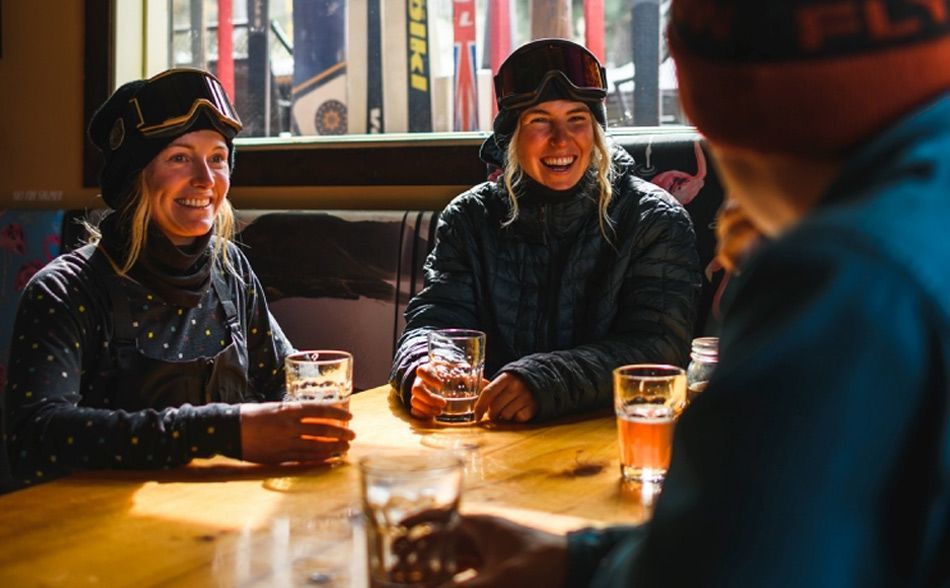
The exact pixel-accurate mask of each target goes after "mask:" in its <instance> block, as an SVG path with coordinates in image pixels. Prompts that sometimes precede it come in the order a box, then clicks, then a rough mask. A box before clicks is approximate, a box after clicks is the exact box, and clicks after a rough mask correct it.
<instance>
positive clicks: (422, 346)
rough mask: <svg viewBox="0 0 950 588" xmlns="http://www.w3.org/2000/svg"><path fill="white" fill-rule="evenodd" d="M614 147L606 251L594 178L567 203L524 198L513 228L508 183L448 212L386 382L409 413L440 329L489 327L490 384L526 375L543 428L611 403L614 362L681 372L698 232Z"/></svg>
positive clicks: (466, 196) (462, 198)
mask: <svg viewBox="0 0 950 588" xmlns="http://www.w3.org/2000/svg"><path fill="white" fill-rule="evenodd" d="M611 150H612V160H613V164H614V166H615V169H616V171H617V174H616V176H615V178H614V180H613V188H614V198H613V200H612V201H611V203H610V206H609V208H608V215H609V217H610V218H611V220H612V221H613V224H614V230H615V233H614V232H612V231H610V229H608V235H610V241H611V242H608V240H606V239H605V238H604V236H603V235H602V234H601V229H600V225H599V223H598V211H597V189H596V184H595V183H594V182H593V181H589V180H588V181H586V182H585V181H582V182H581V183H580V184H579V185H580V186H586V187H582V188H580V189H578V191H577V193H576V194H575V195H573V196H572V197H570V198H569V199H568V200H566V201H563V202H558V203H550V202H545V201H543V200H541V199H538V198H531V194H525V195H523V196H522V197H519V205H520V212H519V216H518V219H517V220H516V221H515V222H514V223H513V224H511V225H510V226H508V227H502V223H503V222H504V221H505V220H506V219H507V218H508V214H509V203H508V196H507V194H506V192H505V188H504V185H503V184H502V183H500V182H498V183H496V182H486V183H483V184H479V185H478V186H475V187H474V188H472V189H471V190H469V191H467V192H465V193H463V194H461V195H459V196H457V197H456V198H455V199H453V200H452V201H451V202H450V203H449V204H448V205H447V206H446V208H445V210H444V211H443V212H442V214H441V216H440V218H439V223H438V227H437V231H436V241H435V247H434V249H433V250H432V252H431V253H430V254H429V257H428V259H427V260H426V263H425V287H424V288H423V290H422V291H420V292H419V294H418V295H417V296H416V297H414V298H413V299H412V300H411V301H410V302H409V306H408V307H407V309H406V329H405V331H404V332H403V335H402V337H401V338H400V340H399V345H398V348H397V351H396V356H395V359H394V362H393V370H392V373H391V376H390V381H391V383H392V384H393V385H394V386H395V387H396V388H397V389H398V390H399V391H400V393H401V394H400V395H401V397H402V400H403V402H404V403H405V405H406V406H409V398H410V389H411V386H412V381H413V379H414V377H415V369H416V367H418V365H419V364H421V363H423V362H424V361H425V360H426V355H427V352H426V333H427V332H428V331H429V330H432V329H434V328H447V327H456V328H469V329H480V330H482V331H485V332H486V334H487V342H486V362H485V377H487V378H489V379H491V378H493V377H494V376H496V375H498V374H499V373H501V372H510V373H513V374H516V375H518V376H520V377H521V378H522V379H523V380H524V382H525V383H526V384H527V385H528V387H529V388H530V389H531V390H532V392H533V393H534V395H535V399H536V400H537V402H538V412H537V414H536V415H535V418H534V420H535V421H541V420H548V419H552V418H555V417H558V416H561V415H565V414H573V413H581V412H585V411H589V410H592V409H599V408H605V407H608V406H610V404H611V398H612V394H611V389H612V385H611V371H612V370H613V369H614V368H615V367H617V366H620V365H623V364H628V363H671V364H676V365H681V366H682V365H685V363H686V361H687V356H688V350H689V344H690V338H691V335H692V330H693V322H694V320H695V316H696V309H695V305H696V301H697V299H698V294H699V290H700V272H699V259H698V255H697V252H696V246H695V234H694V232H693V227H692V222H691V221H690V218H689V215H688V214H687V212H686V210H685V209H684V208H683V207H682V206H681V205H680V204H679V203H678V202H677V201H676V200H675V199H674V198H673V197H671V196H670V195H669V194H667V193H666V192H665V191H663V190H662V189H661V188H659V187H657V186H654V185H653V184H650V183H648V182H646V181H644V180H642V179H640V178H638V177H636V176H635V175H634V174H633V159H632V158H631V157H630V155H629V154H628V153H627V152H626V151H625V150H624V149H623V148H622V147H620V146H616V145H614V146H612V148H611Z"/></svg>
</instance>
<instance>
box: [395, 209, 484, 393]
mask: <svg viewBox="0 0 950 588" xmlns="http://www.w3.org/2000/svg"><path fill="white" fill-rule="evenodd" d="M469 200H470V193H466V194H463V195H462V196H460V197H458V198H457V199H456V200H454V201H453V202H451V203H450V204H449V205H448V206H447V207H446V208H445V210H443V211H442V214H441V215H440V216H439V224H438V227H437V228H436V239H435V247H434V248H433V250H432V251H431V252H430V253H429V256H428V258H427V259H426V263H425V283H426V287H425V288H424V289H423V290H422V291H421V292H419V294H417V295H416V296H415V297H413V299H412V300H410V301H409V305H408V306H407V308H406V328H405V330H404V331H403V334H402V337H401V338H400V339H399V343H398V345H397V347H396V355H395V358H394V359H393V369H392V372H391V374H390V377H389V380H390V384H391V385H392V386H393V387H394V388H396V389H397V390H398V391H399V393H400V397H401V398H402V401H403V403H404V404H405V405H406V406H409V398H410V390H411V388H412V381H413V379H414V378H415V374H416V368H417V367H419V365H421V364H422V363H424V362H425V361H426V359H427V355H428V350H427V337H428V333H429V331H431V330H434V329H439V328H450V327H451V328H462V329H465V328H468V329H478V328H479V324H478V314H477V311H476V300H475V297H476V289H475V287H474V280H475V278H474V275H475V274H474V270H473V268H472V267H471V263H470V261H469V259H470V256H468V255H466V254H465V252H466V251H467V250H468V251H470V250H471V248H472V247H473V246H474V245H473V243H474V236H473V235H472V234H471V232H470V231H471V229H472V227H473V226H474V225H473V224H472V222H471V220H470V219H466V218H464V217H465V216H466V215H467V214H472V212H471V211H470V210H469V211H467V210H466V203H468V202H469Z"/></svg>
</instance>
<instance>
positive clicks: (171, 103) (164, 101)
mask: <svg viewBox="0 0 950 588" xmlns="http://www.w3.org/2000/svg"><path fill="white" fill-rule="evenodd" d="M130 102H131V104H132V105H133V107H134V116H136V117H137V121H136V124H135V127H136V129H138V131H139V132H140V133H142V135H143V136H145V137H149V138H152V137H162V136H168V135H174V134H175V133H176V132H180V131H181V130H182V129H186V128H188V127H189V126H190V125H191V124H192V123H193V122H194V119H195V117H196V116H197V114H198V111H199V110H200V109H202V108H204V109H205V110H207V111H208V112H210V114H212V115H213V116H214V118H215V119H216V120H215V122H216V126H217V123H221V124H222V127H223V129H222V130H224V127H227V128H228V130H233V132H234V133H237V132H238V131H240V130H241V128H242V127H243V125H242V124H241V119H240V117H238V114H237V111H236V110H234V106H233V105H232V104H231V101H230V100H229V99H228V95H227V92H225V91H224V86H222V85H221V82H220V81H218V78H216V77H214V76H213V75H211V74H209V73H208V72H205V71H202V70H199V69H188V68H178V69H172V70H169V71H166V72H163V73H161V74H159V75H157V76H155V77H153V78H151V79H149V80H148V82H146V84H145V85H144V86H143V87H142V88H141V89H140V90H139V91H138V92H136V93H135V96H134V97H133V98H132V100H131V101H130Z"/></svg>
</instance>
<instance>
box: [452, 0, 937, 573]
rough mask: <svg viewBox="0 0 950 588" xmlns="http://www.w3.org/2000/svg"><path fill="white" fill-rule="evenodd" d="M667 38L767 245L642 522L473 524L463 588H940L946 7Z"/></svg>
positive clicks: (731, 20)
mask: <svg viewBox="0 0 950 588" xmlns="http://www.w3.org/2000/svg"><path fill="white" fill-rule="evenodd" d="M668 36H669V42H670V48H671V53H672V55H673V57H674V59H675V61H676V65H677V75H678V78H679V91H680V98H681V100H682V103H683V107H684V110H685V112H686V114H687V116H688V117H689V119H690V120H691V121H693V122H694V123H695V124H696V126H697V128H698V129H699V130H700V131H701V132H702V133H703V134H704V135H705V136H706V138H707V140H708V142H709V145H710V146H711V148H712V154H713V156H714V160H715V161H716V163H717V166H718V169H719V172H720V177H722V178H723V181H724V185H725V188H726V190H727V192H728V195H729V198H730V199H732V201H733V202H734V204H735V205H737V206H738V207H740V209H741V211H742V213H743V214H744V215H745V217H746V218H747V219H749V220H750V221H751V222H752V223H753V224H754V226H755V227H756V228H757V229H758V230H760V231H761V232H762V233H763V234H764V235H765V236H766V237H767V240H766V241H763V242H762V243H760V244H759V245H758V246H757V247H756V249H755V251H754V252H753V253H752V255H751V257H750V258H748V259H747V260H746V261H745V262H744V264H743V266H742V272H741V274H740V275H739V276H738V277H737V278H736V282H735V284H734V286H735V290H734V292H733V296H732V297H731V300H730V303H729V306H728V309H727V312H726V314H725V317H724V323H723V331H722V336H721V339H720V361H719V365H718V367H717V369H716V372H715V373H714V374H713V376H712V379H711V380H710V382H709V386H708V387H707V388H706V391H705V392H704V393H703V394H702V395H700V396H699V397H698V398H697V399H696V400H695V401H694V402H693V403H692V404H691V405H690V406H689V408H687V409H686V411H685V412H684V413H683V415H682V417H681V418H680V420H679V422H678V423H677V426H676V432H675V434H674V440H673V455H672V462H671V465H670V468H669V471H668V474H667V477H666V480H665V482H664V486H663V491H662V494H661V495H660V497H659V499H658V501H657V504H656V510H655V513H654V515H653V518H652V520H651V521H650V522H649V523H648V524H646V525H645V526H642V527H637V528H629V527H628V528H623V527H615V528H609V529H605V530H590V529H588V530H582V531H578V532H574V533H571V534H569V535H568V537H567V539H565V537H564V536H558V535H552V534H547V533H542V532H539V531H536V530H533V529H530V528H528V527H523V526H519V525H516V524H514V523H511V522H508V521H506V520H504V519H499V518H494V517H482V516H473V517H463V521H462V523H461V532H460V537H461V538H462V539H463V541H464V543H463V546H462V550H461V551H462V556H464V557H465V558H466V559H469V560H472V559H474V560H475V563H476V564H477V568H478V570H479V574H478V576H477V577H476V578H475V579H474V580H472V581H470V582H467V583H463V585H466V586H499V587H501V586H550V587H555V586H570V587H571V588H575V587H583V586H594V587H606V586H631V587H636V586H670V587H679V586H711V587H717V586H769V587H770V588H775V587H786V586H787V587H801V586H809V587H816V586H829V587H831V586H833V587H842V586H855V587H861V588H866V587H869V586H901V587H937V586H943V587H945V586H948V585H950V296H948V292H950V244H948V242H947V239H946V232H947V228H948V227H950V157H948V154H950V1H947V0H933V1H928V2H921V1H915V0H881V1H875V2H870V1H867V2H838V1H830V0H825V1H815V0H782V1H779V0H757V1H756V2H738V1H736V0H718V1H717V0H673V4H672V20H671V23H670V26H669V34H668ZM733 220H735V217H734V218H733ZM742 232H743V233H744V231H742ZM726 249H727V250H729V249H730V248H728V247H727V248H726Z"/></svg>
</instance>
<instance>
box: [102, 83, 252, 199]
mask: <svg viewBox="0 0 950 588" xmlns="http://www.w3.org/2000/svg"><path fill="white" fill-rule="evenodd" d="M159 75H163V74H159ZM148 82H149V80H135V81H132V82H128V83H126V84H123V85H122V86H120V87H119V88H118V89H117V90H116V91H115V92H114V93H113V94H112V96H110V97H109V99H108V100H106V101H105V103H103V104H102V106H100V107H99V109H98V110H96V112H95V114H93V116H92V120H91V121H90V122H89V128H88V130H87V133H88V135H89V140H90V141H92V143H93V144H94V145H95V146H96V147H97V148H98V149H99V151H101V152H102V156H103V159H104V162H103V166H102V169H101V170H100V172H99V186H100V189H101V191H102V199H103V200H104V201H105V203H106V204H108V205H109V207H111V208H113V209H116V210H120V209H123V208H125V207H126V206H128V205H129V204H131V202H130V201H129V198H130V196H131V194H132V192H133V191H134V190H133V188H134V186H133V182H134V181H135V178H136V177H137V175H138V173H139V172H140V171H141V170H142V169H143V168H145V166H147V165H148V164H149V162H150V161H152V159H154V158H155V156H156V155H158V154H159V152H161V151H162V149H164V148H165V147H167V146H168V145H169V144H170V143H171V142H172V141H174V140H175V139H177V138H178V137H181V136H182V135H185V134H187V133H191V132H193V131H199V130H205V129H210V130H213V131H217V132H219V133H220V134H221V135H222V136H223V137H224V140H225V143H226V144H227V146H228V162H229V164H230V166H229V167H230V170H231V171H232V172H233V170H234V144H233V139H234V136H235V135H236V134H237V131H236V130H235V129H234V128H232V127H230V126H228V125H225V124H221V123H220V122H219V121H218V120H217V117H216V116H214V115H213V114H211V113H210V112H209V110H210V109H209V108H207V107H206V108H200V109H199V110H198V112H197V114H196V115H195V116H194V117H192V119H191V120H190V121H189V122H188V123H187V124H185V125H184V126H182V127H181V128H180V129H177V130H176V132H175V133H174V134H171V135H162V136H159V137H146V136H144V135H143V134H142V133H140V132H139V130H138V129H137V128H136V126H135V120H136V115H135V106H134V104H132V102H131V100H132V99H133V98H134V97H135V95H136V93H137V92H139V91H140V90H141V89H142V88H143V87H145V86H146V84H148Z"/></svg>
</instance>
